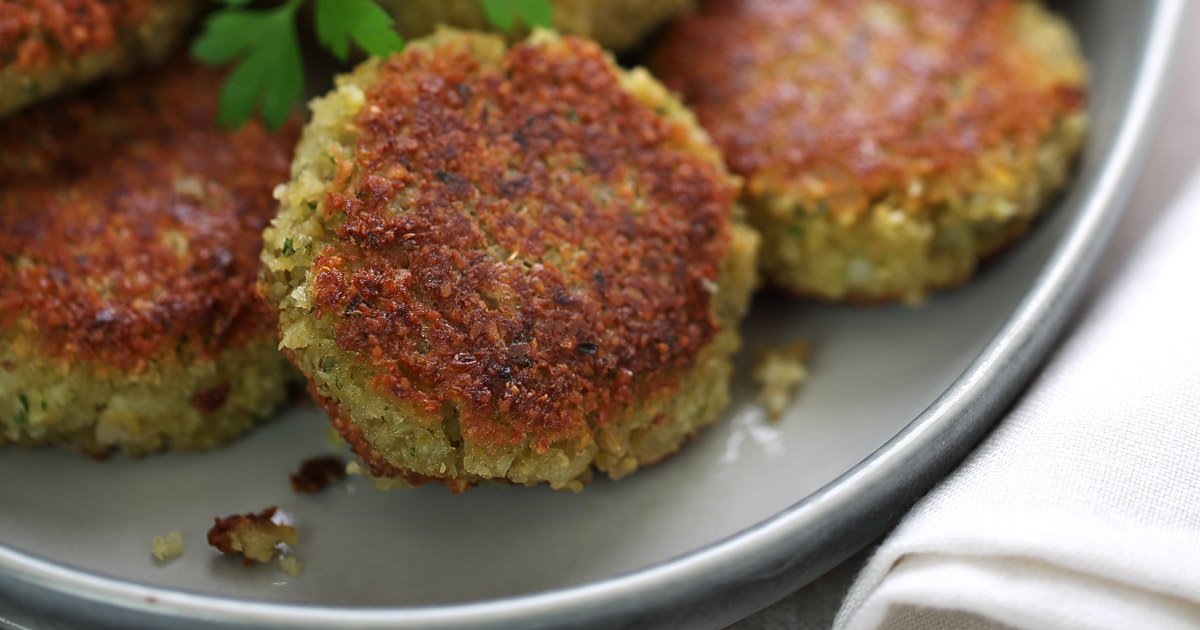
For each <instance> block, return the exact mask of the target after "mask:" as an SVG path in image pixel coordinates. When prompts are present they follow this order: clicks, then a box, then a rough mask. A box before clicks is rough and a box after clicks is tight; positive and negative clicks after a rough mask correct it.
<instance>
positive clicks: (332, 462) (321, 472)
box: [291, 457, 346, 494]
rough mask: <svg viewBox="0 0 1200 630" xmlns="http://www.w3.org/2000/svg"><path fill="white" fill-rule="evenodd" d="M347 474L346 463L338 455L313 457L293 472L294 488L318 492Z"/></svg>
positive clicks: (307, 492)
mask: <svg viewBox="0 0 1200 630" xmlns="http://www.w3.org/2000/svg"><path fill="white" fill-rule="evenodd" d="M345 476H346V464H345V463H343V462H342V460H341V459H339V458H337V457H313V458H311V459H306V460H304V463H302V464H301V465H300V470H297V471H296V472H294V473H292V476H291V480H292V490H293V491H295V492H303V493H305V494H316V493H318V492H320V491H321V490H323V489H325V487H326V486H328V485H329V484H331V483H333V482H335V481H337V480H338V479H342V478H343V477H345Z"/></svg>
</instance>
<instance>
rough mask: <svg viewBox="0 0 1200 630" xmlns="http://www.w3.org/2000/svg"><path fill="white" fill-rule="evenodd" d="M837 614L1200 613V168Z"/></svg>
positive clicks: (892, 623) (1142, 619) (885, 617)
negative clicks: (993, 427) (1019, 394)
mask: <svg viewBox="0 0 1200 630" xmlns="http://www.w3.org/2000/svg"><path fill="white" fill-rule="evenodd" d="M1083 312H1084V316H1083V318H1082V320H1081V321H1080V322H1079V323H1078V325H1077V326H1076V327H1075V329H1074V330H1073V331H1072V333H1071V334H1070V335H1069V336H1068V337H1067V338H1066V340H1065V341H1064V343H1063V345H1062V346H1061V347H1060V348H1059V349H1058V350H1057V351H1056V352H1055V354H1054V355H1053V357H1052V358H1051V360H1050V362H1049V364H1048V365H1047V366H1046V368H1045V369H1044V370H1043V371H1042V373H1041V374H1039V375H1038V376H1037V377H1035V379H1034V381H1033V382H1032V384H1031V385H1030V388H1029V389H1028V391H1027V392H1026V393H1025V394H1024V395H1023V396H1022V398H1021V400H1020V402H1019V403H1018V405H1017V406H1016V407H1015V408H1014V409H1013V410H1012V411H1011V412H1010V414H1009V416H1008V417H1006V418H1005V420H1004V421H1003V423H1001V424H1000V425H999V427H998V428H997V429H996V431H995V432H994V433H993V434H992V435H991V436H989V437H988V438H987V439H986V440H985V441H984V443H983V444H982V445H981V446H980V447H979V449H978V450H976V451H975V453H974V454H972V455H971V456H970V458H968V460H967V461H966V462H965V463H964V464H963V465H962V466H961V467H960V468H959V469H958V470H957V471H955V473H954V474H952V475H951V476H950V477H948V478H947V479H946V480H945V481H943V482H942V483H941V484H940V485H939V486H938V488H937V489H936V490H934V491H933V492H932V493H931V494H930V495H929V496H927V497H926V498H925V499H924V500H923V501H922V502H921V503H919V504H918V505H917V507H915V508H914V509H913V510H912V512H910V514H909V515H908V516H907V517H905V519H904V520H903V521H902V522H901V524H900V525H899V526H898V528H897V529H896V530H895V531H894V532H893V533H892V534H891V535H890V536H889V537H888V538H887V540H886V541H885V542H884V543H883V545H881V546H880V547H879V549H878V550H877V551H876V552H875V554H874V555H873V557H872V558H871V559H870V561H869V562H868V563H867V565H866V567H865V568H864V569H863V570H862V572H861V573H860V574H859V575H858V577H857V579H856V580H855V583H854V585H853V586H852V587H851V589H850V592H849V594H848V595H847V597H846V600H845V601H844V603H843V605H842V608H841V610H840V611H839V613H838V616H837V619H836V621H835V624H834V625H835V628H839V629H846V630H861V629H866V628H872V629H873V628H922V629H925V628H933V629H938V628H968V629H969V628H995V627H1006V626H1015V627H1020V628H1038V629H1041V628H1048V629H1053V628H1114V629H1116V628H1120V629H1122V630H1124V629H1128V628H1155V629H1170V628H1200V172H1197V173H1196V174H1195V175H1193V176H1192V179H1191V182H1190V183H1189V184H1188V185H1187V186H1186V187H1185V189H1184V192H1183V193H1182V194H1181V195H1180V196H1179V198H1177V199H1176V200H1175V201H1174V202H1172V203H1171V204H1170V206H1169V207H1168V208H1167V209H1166V211H1165V212H1164V213H1163V214H1161V215H1160V216H1159V217H1158V220H1157V222H1156V223H1155V225H1154V226H1153V227H1152V228H1151V230H1150V231H1149V233H1147V234H1146V235H1145V237H1144V238H1143V239H1142V240H1141V242H1140V243H1139V244H1138V245H1137V246H1136V247H1135V249H1134V250H1133V252H1132V254H1131V256H1130V258H1129V259H1128V260H1126V261H1125V262H1124V264H1123V266H1122V267H1120V268H1119V269H1118V271H1117V272H1116V274H1115V275H1114V276H1113V277H1112V278H1111V279H1109V281H1108V282H1107V284H1106V286H1105V288H1104V289H1103V290H1102V291H1100V292H1099V293H1098V294H1097V295H1096V296H1095V299H1094V301H1093V302H1092V303H1090V304H1087V305H1085V310H1084V311H1083Z"/></svg>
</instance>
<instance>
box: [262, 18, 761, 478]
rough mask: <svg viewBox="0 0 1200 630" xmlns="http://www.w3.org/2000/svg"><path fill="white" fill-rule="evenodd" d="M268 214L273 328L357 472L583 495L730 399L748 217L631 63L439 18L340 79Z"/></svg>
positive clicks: (542, 35)
mask: <svg viewBox="0 0 1200 630" xmlns="http://www.w3.org/2000/svg"><path fill="white" fill-rule="evenodd" d="M337 85H338V87H337V89H336V90H335V91H333V92H331V93H330V94H329V95H327V96H325V97H324V98H321V99H317V100H316V101H314V103H313V105H312V110H313V120H312V122H311V123H310V124H309V126H308V127H307V129H306V130H305V132H304V136H303V138H302V140H301V142H300V145H299V147H298V149H297V153H296V158H295V161H294V162H293V164H292V181H291V183H290V184H288V185H287V186H286V187H285V188H283V189H282V190H281V192H280V199H281V202H282V203H281V209H280V213H279V216H278V218H276V220H275V221H274V222H273V223H272V225H271V227H270V228H268V229H267V231H266V233H265V237H264V238H265V241H266V242H265V250H264V253H263V283H264V286H265V293H266V294H267V295H269V296H270V297H271V298H272V299H274V300H275V301H276V302H277V303H278V304H279V306H280V310H281V315H280V326H281V346H282V347H283V349H284V352H285V354H288V355H289V356H290V357H291V358H292V360H293V362H294V363H295V364H296V365H297V366H298V367H299V368H300V370H301V371H302V372H304V374H305V375H307V376H308V378H309V381H310V390H311V391H312V392H313V394H314V396H315V397H316V398H317V400H318V401H320V402H321V404H322V405H324V407H325V409H326V410H327V411H328V412H329V414H330V416H331V419H332V422H333V424H334V426H335V427H336V428H337V429H338V431H339V432H340V433H341V435H342V437H343V438H345V440H346V441H347V443H349V445H350V446H351V448H353V449H354V451H355V452H356V453H357V454H358V455H359V457H360V458H361V459H362V460H363V462H364V464H365V467H366V468H367V469H368V470H369V471H370V473H371V474H372V475H374V476H375V477H377V478H384V479H390V480H393V481H395V482H396V483H398V484H399V485H408V484H422V483H425V482H429V481H440V482H442V483H443V484H445V485H446V486H448V487H450V488H451V489H452V490H456V491H458V490H463V489H466V488H467V487H468V486H470V485H472V484H475V483H478V482H481V481H485V480H497V481H506V482H511V483H515V484H524V485H534V484H538V483H548V484H549V485H550V486H552V487H554V488H559V489H562V488H568V489H574V490H578V489H580V488H582V485H583V483H585V482H587V481H588V480H589V479H590V478H591V475H592V469H593V468H595V469H597V470H599V471H601V472H604V473H606V474H608V475H609V476H611V477H613V478H619V477H622V476H624V475H627V474H629V473H631V472H633V471H634V470H636V469H637V468H638V467H639V466H642V465H646V464H650V463H654V462H657V461H659V460H661V459H664V458H665V457H667V456H668V455H670V454H672V453H673V452H675V451H676V449H678V448H679V446H680V444H681V443H682V442H683V441H684V440H685V439H686V438H687V437H688V436H690V435H692V434H693V433H694V432H695V431H696V430H697V429H699V428H700V427H702V426H705V425H707V424H709V423H711V422H713V421H714V420H715V419H716V418H717V415H718V414H719V412H720V411H721V410H722V409H723V408H724V407H725V406H726V404H727V403H728V400H729V391H728V390H729V379H730V373H731V369H732V368H731V362H730V355H731V354H732V353H733V352H734V351H735V350H736V349H737V347H738V345H739V337H738V332H737V324H738V322H739V320H740V318H741V316H742V315H743V313H744V311H745V310H746V307H747V301H748V297H749V293H750V291H751V290H752V288H753V287H754V285H755V281H756V280H755V253H756V249H757V245H758V237H757V235H756V234H755V233H754V232H753V230H751V229H750V228H748V227H745V226H744V225H742V224H741V221H740V218H739V217H738V213H739V212H740V210H739V209H738V208H737V206H736V197H737V191H738V187H737V182H736V180H735V179H734V178H733V177H732V176H730V175H729V174H728V173H727V172H726V171H725V169H724V166H723V165H722V163H721V160H720V156H719V155H718V153H717V151H716V149H715V148H714V147H713V146H712V144H711V143H710V141H709V139H708V137H707V135H705V133H704V132H703V131H702V130H700V129H699V127H698V126H696V124H695V122H694V119H693V117H692V116H691V114H690V113H688V111H687V110H686V109H684V108H683V106H682V105H681V104H679V103H678V102H677V101H676V100H675V99H673V98H672V97H671V96H670V94H669V93H668V92H667V91H666V89H665V88H663V87H662V86H661V85H660V84H659V83H658V82H656V81H655V80H654V79H653V78H652V77H651V76H650V75H649V74H648V73H647V72H646V71H645V70H642V69H637V70H633V71H630V72H625V71H622V70H621V69H619V68H618V67H617V66H616V65H615V64H614V63H613V62H612V59H611V58H610V57H609V56H608V55H607V54H606V53H604V52H603V51H602V50H601V49H600V48H599V47H598V46H597V45H595V44H594V43H591V42H588V41H585V40H582V39H576V38H570V37H568V38H562V39H560V38H558V37H557V36H554V35H551V34H549V33H546V32H541V31H539V32H537V33H535V34H534V35H533V36H532V37H531V38H530V39H529V40H527V41H525V42H523V43H519V44H516V45H514V46H513V47H512V48H511V49H507V50H506V46H505V43H504V41H503V40H502V39H501V38H499V37H496V36H492V35H481V34H470V33H464V32H457V31H444V32H439V33H438V34H437V35H434V36H432V37H430V38H427V39H424V40H419V41H415V42H411V43H410V44H409V45H408V47H407V48H406V49H405V51H404V52H403V53H400V54H398V55H396V56H393V57H392V58H390V59H388V60H386V61H382V62H380V61H379V60H370V61H367V62H365V63H363V64H362V65H360V66H359V67H358V69H356V70H355V71H354V72H353V73H352V74H350V75H346V76H342V77H339V79H338V82H337Z"/></svg>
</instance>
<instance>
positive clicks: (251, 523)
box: [207, 505, 296, 566]
mask: <svg viewBox="0 0 1200 630" xmlns="http://www.w3.org/2000/svg"><path fill="white" fill-rule="evenodd" d="M277 511H278V508H276V507H275V506H273V505H272V506H271V507H269V508H267V509H265V510H263V511H261V512H258V513H257V514H256V513H254V512H250V513H247V514H233V515H230V516H226V517H225V518H221V517H219V516H218V517H214V518H213V526H212V527H211V528H209V530H208V536H207V538H208V544H209V546H211V547H212V548H213V549H216V550H217V551H220V552H221V553H223V554H225V555H227V556H243V558H242V564H244V565H246V566H251V565H253V564H254V563H255V562H256V560H254V559H252V558H250V557H246V556H244V555H243V554H244V552H245V549H237V548H236V547H237V543H236V542H235V541H237V540H238V539H239V538H242V537H244V536H246V535H247V534H249V533H250V532H252V531H257V532H260V533H262V534H264V535H266V536H268V537H273V538H277V539H279V542H288V540H289V539H290V540H291V543H293V544H294V543H295V537H296V530H295V529H294V528H292V527H290V526H288V525H280V524H277V523H275V521H274V518H275V512H277Z"/></svg>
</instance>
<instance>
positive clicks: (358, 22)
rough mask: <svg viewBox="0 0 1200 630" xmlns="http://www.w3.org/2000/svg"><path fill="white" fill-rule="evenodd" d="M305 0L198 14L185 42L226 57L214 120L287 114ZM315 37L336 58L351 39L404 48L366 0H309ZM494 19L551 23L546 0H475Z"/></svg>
mask: <svg viewBox="0 0 1200 630" xmlns="http://www.w3.org/2000/svg"><path fill="white" fill-rule="evenodd" d="M306 1H307V0H285V1H284V2H283V3H282V4H279V5H278V6H275V7H272V8H265V9H252V8H249V5H250V3H251V0H219V2H220V3H221V4H222V7H221V8H219V9H217V10H216V11H214V12H213V13H212V14H211V15H210V16H209V17H208V18H207V19H206V20H205V22H204V28H203V30H202V31H201V33H200V35H199V36H197V37H196V39H195V41H193V42H192V57H194V58H195V59H196V60H198V61H200V62H201V63H204V64H207V65H211V66H223V65H226V64H229V63H233V64H234V67H233V70H232V71H231V72H230V73H229V76H228V77H227V78H226V79H225V85H224V86H223V87H222V88H221V95H220V111H219V113H218V116H217V117H218V120H219V122H220V123H221V124H222V125H225V126H228V127H238V126H241V125H242V123H244V122H246V120H248V119H249V118H250V116H252V115H253V114H254V110H255V109H256V108H257V109H259V110H260V111H261V112H262V116H263V119H264V120H265V121H266V122H267V124H268V125H270V126H271V127H273V128H274V127H278V126H279V125H281V124H283V121H284V120H287V117H288V114H290V113H291V111H292V108H293V107H294V106H295V105H296V103H299V102H300V101H301V100H302V99H303V98H304V59H303V56H302V55H301V54H300V38H299V36H298V35H297V32H296V15H297V12H298V10H299V8H300V6H301V5H303V4H304V3H305V2H306ZM315 2H316V6H315V11H314V12H313V20H314V22H315V24H314V26H315V30H316V34H317V41H318V43H320V44H321V46H323V47H325V48H326V49H327V50H329V52H330V53H332V54H333V56H334V57H336V58H337V59H339V60H340V61H346V60H347V59H348V58H349V55H350V42H352V41H353V42H354V43H355V44H356V45H358V47H359V48H361V49H362V50H364V51H366V52H367V53H368V54H371V55H376V56H380V57H384V56H387V55H390V54H392V53H395V52H399V51H400V50H402V49H403V48H404V39H403V38H402V37H400V35H399V34H398V33H397V32H396V31H395V28H394V25H395V23H394V21H393V20H392V17H391V16H390V15H388V13H387V11H385V10H383V9H382V8H381V7H380V6H379V5H377V4H375V3H374V2H373V1H372V0H315ZM480 2H481V3H482V5H483V11H484V14H485V15H486V16H487V19H488V21H489V22H491V23H492V25H493V26H495V27H496V28H498V29H500V30H501V31H504V32H505V33H511V32H512V31H513V29H514V28H515V27H516V24H517V19H518V18H519V19H520V20H521V21H522V22H524V23H525V24H526V25H528V26H542V27H546V28H550V27H551V24H552V17H553V10H552V8H551V6H550V1H549V0H480Z"/></svg>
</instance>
